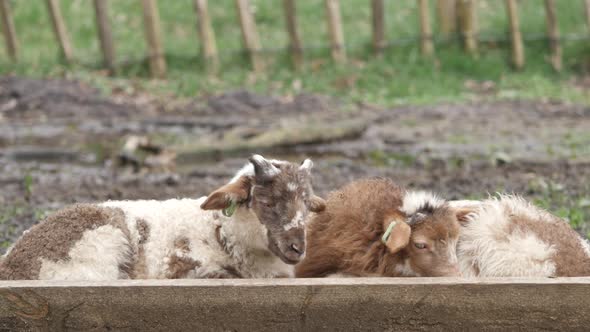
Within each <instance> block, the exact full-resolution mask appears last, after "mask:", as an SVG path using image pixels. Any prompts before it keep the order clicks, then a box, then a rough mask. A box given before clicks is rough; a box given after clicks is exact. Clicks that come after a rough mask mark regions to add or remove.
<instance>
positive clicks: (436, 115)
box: [0, 0, 590, 252]
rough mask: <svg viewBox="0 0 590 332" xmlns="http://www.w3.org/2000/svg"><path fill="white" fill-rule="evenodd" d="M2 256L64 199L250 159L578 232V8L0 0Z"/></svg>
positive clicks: (144, 189)
mask: <svg viewBox="0 0 590 332" xmlns="http://www.w3.org/2000/svg"><path fill="white" fill-rule="evenodd" d="M0 22H1V24H2V26H1V27H2V30H1V31H2V39H1V43H0V44H1V46H0V48H1V49H0V75H1V76H0V188H2V189H1V190H0V252H3V251H4V250H5V249H6V248H7V247H8V246H9V245H10V243H11V242H12V241H13V240H14V239H15V238H16V237H18V236H19V235H20V234H21V233H22V231H23V230H24V229H26V228H28V227H29V226H30V225H32V224H34V223H36V222H38V221H39V220H40V219H42V218H43V217H44V216H45V215H46V214H47V213H49V212H51V211H54V210H56V209H58V208H60V207H62V206H64V205H66V204H71V203H74V202H93V201H101V200H106V199H139V198H146V199H147V198H155V199H164V198H171V197H199V196H202V195H206V194H207V193H208V192H209V191H211V190H212V189H214V188H215V187H216V186H218V185H220V184H222V183H224V182H225V181H227V180H228V179H229V178H230V177H231V176H232V174H233V173H234V172H235V171H237V169H239V168H240V167H241V165H242V164H243V163H244V162H245V157H247V156H248V155H249V154H251V153H253V152H256V153H261V154H264V155H265V156H266V155H267V156H272V157H275V158H282V159H288V160H293V161H300V160H303V159H304V158H305V157H308V156H309V157H311V158H313V160H314V162H315V170H314V172H315V175H314V181H315V183H314V185H315V188H316V191H317V192H318V193H319V194H321V195H324V196H325V195H326V194H327V193H328V192H329V191H330V190H332V189H336V188H338V187H339V186H341V185H343V184H345V183H347V182H349V181H351V180H353V179H357V178H361V177H366V176H387V177H391V178H393V179H394V180H396V181H397V182H399V183H400V184H402V185H406V186H408V187H411V188H415V189H426V190H432V191H436V192H438V193H440V194H441V195H442V196H444V197H445V198H448V199H471V198H473V199H477V198H484V197H488V195H490V194H491V195H493V194H494V193H496V192H509V193H518V194H521V195H523V196H524V197H526V198H527V199H530V200H532V201H534V202H535V203H536V204H538V205H540V206H542V207H545V208H548V209H549V210H550V211H552V212H553V213H555V214H557V215H559V216H561V217H563V218H566V219H567V220H568V221H569V222H570V223H571V224H572V226H574V227H575V228H576V229H577V230H578V231H579V232H580V233H581V234H583V235H584V236H586V237H588V236H590V223H586V222H587V220H588V217H589V216H590V191H589V187H590V184H589V182H588V179H589V176H590V108H589V104H590V77H589V76H588V71H589V69H590V1H584V0H407V1H394V0H280V1H279V0H216V1H206V0H175V1H162V0H159V1H158V0H27V1H24V0H0Z"/></svg>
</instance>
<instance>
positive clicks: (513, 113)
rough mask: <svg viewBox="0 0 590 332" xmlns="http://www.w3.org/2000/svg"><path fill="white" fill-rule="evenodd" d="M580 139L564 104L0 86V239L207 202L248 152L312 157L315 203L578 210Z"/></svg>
mask: <svg viewBox="0 0 590 332" xmlns="http://www.w3.org/2000/svg"><path fill="white" fill-rule="evenodd" d="M589 133H590V109H588V108H587V107H584V106H580V105H570V104H564V103H546V102H543V103H542V102H523V101H511V102H483V103H467V104H461V105H452V104H443V105H437V106H425V107H409V106H408V107H396V108H391V109H387V108H379V107H375V106H369V105H362V104H359V105H352V106H351V105H342V104H341V103H339V102H338V101H337V100H334V99H332V98H329V97H324V96H317V95H310V94H302V95H299V96H294V97H282V96H262V95H258V94H254V93H251V92H247V91H235V92H229V93H226V94H222V95H219V96H213V97H209V98H196V99H192V100H152V99H147V100H146V98H142V97H137V96H126V95H120V94H119V95H115V96H114V97H105V96H103V95H101V93H99V91H98V90H96V89H95V88H93V87H89V86H87V85H85V84H82V83H80V82H75V81H60V80H33V79H22V78H16V77H4V78H1V79H0V186H1V188H2V191H0V206H2V211H0V234H3V235H2V237H1V238H0V243H2V242H3V243H4V246H6V245H7V244H8V243H10V241H11V240H12V239H14V238H15V237H16V236H18V235H20V234H21V232H22V231H23V230H24V229H26V228H28V227H29V226H30V225H32V224H34V223H35V222H37V220H39V219H40V218H42V217H43V215H44V212H45V211H48V210H55V209H57V208H60V207H62V206H64V205H66V204H70V203H74V202H93V201H101V200H106V199H138V198H156V199H163V198H170V197H183V196H186V197H199V196H202V195H205V194H207V193H209V192H210V191H211V190H213V189H215V188H217V187H218V186H220V185H221V184H222V183H224V182H225V181H227V180H228V179H229V178H230V177H231V176H232V175H233V173H234V172H235V171H236V170H237V169H239V168H240V167H241V166H242V164H243V163H244V162H245V160H246V157H247V156H248V155H249V154H251V153H253V152H257V153H263V154H267V155H269V156H273V157H278V158H285V159H289V160H294V161H295V160H299V161H301V160H303V159H304V157H305V156H311V157H312V158H313V159H314V163H315V169H314V181H315V182H314V186H315V188H316V192H317V193H318V194H320V195H325V194H326V193H327V192H328V191H329V190H331V189H334V188H337V187H339V186H341V185H343V184H345V183H347V182H348V181H351V180H353V179H357V178H360V177H367V176H387V177H391V178H393V179H394V180H395V181H397V182H398V183H400V184H402V185H406V186H409V187H412V188H422V189H429V190H434V191H437V192H440V193H441V194H443V195H444V196H445V197H448V198H466V197H482V196H486V195H487V194H488V193H494V192H496V191H508V192H517V193H522V194H524V195H525V196H526V197H527V198H530V199H541V200H543V202H545V203H546V204H548V207H550V208H551V209H552V210H553V211H556V210H560V209H562V208H564V207H567V208H569V207H572V206H575V207H580V208H581V211H583V212H584V211H586V210H584V209H587V205H589V204H590V203H589V202H590V200H589V197H588V196H589V191H588V189H589V186H590V185H589V184H588V183H590V182H589V181H588V180H589V178H590V134H589ZM130 136H147V137H149V139H150V141H151V142H154V143H155V144H158V145H160V146H163V147H166V148H167V149H170V150H173V151H175V152H176V153H177V158H176V165H175V166H176V167H174V168H165V170H153V169H149V167H148V168H141V167H123V166H121V165H120V164H119V163H117V155H118V154H119V153H120V151H121V149H122V148H123V146H124V143H125V141H126V139H127V138H128V137H130ZM142 160H143V159H142ZM558 212H559V211H558ZM562 212H563V211H562ZM588 212H590V211H588ZM582 217H584V216H582ZM582 217H580V216H578V219H580V218H582ZM582 219H583V218H582ZM576 226H577V227H578V228H579V229H580V230H581V231H582V232H583V233H584V234H586V233H587V232H588V230H590V228H587V226H586V224H584V223H580V224H577V225H576Z"/></svg>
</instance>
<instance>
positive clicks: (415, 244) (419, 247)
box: [414, 242, 426, 249]
mask: <svg viewBox="0 0 590 332" xmlns="http://www.w3.org/2000/svg"><path fill="white" fill-rule="evenodd" d="M414 246H415V247H416V248H418V249H426V243H420V242H416V243H414Z"/></svg>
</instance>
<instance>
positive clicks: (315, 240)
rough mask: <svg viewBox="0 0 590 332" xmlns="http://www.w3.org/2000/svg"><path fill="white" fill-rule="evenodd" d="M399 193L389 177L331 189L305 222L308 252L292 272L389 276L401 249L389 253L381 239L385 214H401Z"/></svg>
mask: <svg viewBox="0 0 590 332" xmlns="http://www.w3.org/2000/svg"><path fill="white" fill-rule="evenodd" d="M403 196H404V190H403V189H402V188H401V187H399V186H397V185H396V184H394V183H393V182H392V181H391V180H389V179H366V180H359V181H355V182H353V183H350V184H348V185H346V186H344V187H343V188H342V189H340V190H338V191H335V192H332V193H331V194H330V195H329V196H328V200H327V204H326V205H327V207H326V210H325V211H324V212H322V213H319V214H316V215H315V216H314V217H313V218H312V220H311V222H310V225H309V226H308V235H307V256H306V258H305V259H304V260H303V261H302V262H301V263H299V264H298V265H297V266H296V276H297V277H308V278H309V277H325V276H327V275H330V274H332V273H337V272H344V273H349V274H353V275H365V276H369V275H383V276H393V275H394V272H393V267H394V266H395V265H396V263H398V262H399V261H401V260H402V259H403V252H400V253H399V254H398V255H393V254H391V253H390V252H389V251H388V250H387V248H386V246H385V245H384V244H383V243H382V242H381V241H380V239H381V236H382V235H383V232H384V225H383V223H384V222H385V221H386V220H388V219H390V218H392V217H403V216H404V214H403V213H402V212H401V211H400V210H399V209H400V208H401V206H402V199H403Z"/></svg>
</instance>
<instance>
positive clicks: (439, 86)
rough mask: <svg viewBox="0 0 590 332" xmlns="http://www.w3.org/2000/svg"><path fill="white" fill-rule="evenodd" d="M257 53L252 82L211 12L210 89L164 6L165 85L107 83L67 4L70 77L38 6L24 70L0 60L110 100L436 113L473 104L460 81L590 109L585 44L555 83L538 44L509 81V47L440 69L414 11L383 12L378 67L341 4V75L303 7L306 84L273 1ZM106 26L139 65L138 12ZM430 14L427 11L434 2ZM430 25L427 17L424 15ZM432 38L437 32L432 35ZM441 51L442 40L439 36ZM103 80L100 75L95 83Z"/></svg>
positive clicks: (180, 20)
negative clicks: (432, 106)
mask: <svg viewBox="0 0 590 332" xmlns="http://www.w3.org/2000/svg"><path fill="white" fill-rule="evenodd" d="M251 2H252V4H253V5H254V8H255V17H256V22H257V24H258V29H259V32H260V35H261V40H262V44H263V47H264V48H266V49H272V50H273V51H270V52H268V53H267V58H268V59H269V62H270V65H269V68H268V71H267V72H266V73H265V74H262V75H257V76H254V75H252V73H251V72H250V71H249V70H248V68H249V64H248V61H247V60H246V58H245V57H244V55H243V53H242V51H241V35H240V31H239V26H238V23H237V19H236V11H235V7H234V1H233V0H216V1H210V4H209V7H210V11H211V15H212V17H213V23H214V29H215V32H216V35H217V43H218V48H219V50H220V53H221V63H222V66H221V68H222V72H221V73H220V76H219V79H214V80H211V79H206V78H205V77H206V75H205V70H204V66H203V63H202V61H201V59H200V58H199V56H198V54H199V41H198V37H197V32H196V28H195V15H194V12H193V7H192V0H175V1H167V2H166V3H165V5H164V2H163V1H160V14H161V17H162V29H163V36H164V37H165V38H164V41H165V42H164V46H165V51H166V54H167V62H168V69H169V70H168V79H167V80H164V81H152V80H148V79H146V78H148V69H147V65H146V63H145V62H144V61H143V62H142V61H139V62H138V61H136V63H135V64H132V65H127V66H125V67H124V68H123V69H122V70H121V71H120V73H119V76H118V77H116V78H106V77H105V76H104V75H102V71H100V67H101V66H100V63H101V55H100V50H99V44H98V40H97V37H96V36H97V34H96V27H95V25H94V15H93V9H92V6H91V4H90V3H89V1H88V0H62V1H60V3H61V5H62V11H63V13H64V16H65V18H66V25H67V27H68V29H69V31H70V35H71V38H72V41H73V45H74V49H75V55H76V57H77V59H78V62H77V64H76V65H71V66H64V65H63V63H62V61H61V60H60V56H59V50H58V47H57V44H56V42H55V39H54V36H53V33H52V30H51V29H50V25H49V18H48V16H47V12H46V9H45V6H44V2H43V1H41V0H31V1H11V3H12V6H13V11H14V15H15V24H16V29H17V32H18V35H19V38H20V41H21V61H20V63H19V64H18V65H13V64H12V63H10V62H9V61H8V59H7V58H6V57H3V58H2V59H1V60H0V72H3V73H7V72H11V73H15V74H19V75H30V76H66V77H74V78H82V79H84V80H89V81H91V82H94V83H96V84H98V85H99V86H101V87H104V89H105V90H106V91H107V92H108V91H109V90H110V89H111V88H113V87H114V86H134V87H139V88H140V89H148V90H149V91H152V92H162V93H167V94H169V93H172V94H173V95H178V96H198V95H203V94H208V93H215V92H220V91H224V90H228V89H234V88H239V87H244V86H246V87H248V88H249V89H253V90H255V91H259V92H263V93H282V94H289V93H297V92H299V89H300V87H301V88H302V89H303V90H305V91H310V92H316V93H323V94H330V95H334V96H338V97H340V98H342V99H344V100H346V101H365V102H371V103H377V104H382V105H394V104H406V103H435V102H441V101H459V100H465V99H470V98H472V97H473V93H472V92H470V91H469V90H468V89H467V88H466V87H465V81H466V80H475V81H488V80H489V81H492V82H494V83H495V85H496V89H497V91H498V92H497V94H496V97H500V98H544V99H547V98H551V99H559V100H566V101H572V102H581V103H589V104H590V96H589V94H588V93H587V92H585V91H584V90H578V89H573V88H572V87H571V84H570V83H569V82H570V80H571V77H572V76H573V75H577V74H583V73H584V68H585V67H586V65H585V63H587V62H588V61H587V60H588V56H587V55H588V54H590V52H588V46H586V45H585V44H587V41H584V40H582V41H575V42H564V63H565V70H564V72H563V73H561V74H556V73H554V72H553V71H552V69H551V68H550V66H549V65H548V64H547V62H546V56H547V52H548V51H547V47H546V42H544V41H533V42H530V43H528V44H527V45H528V46H527V48H526V53H527V67H526V69H525V70H524V71H522V72H514V71H512V70H511V69H510V66H509V54H510V50H509V44H508V43H500V44H498V43H491V42H489V43H485V44H482V45H481V52H480V55H479V57H478V58H477V59H473V58H471V57H469V56H468V55H466V54H465V53H464V52H462V50H461V48H460V45H459V44H458V42H451V43H450V44H449V43H447V44H444V45H437V50H436V58H435V59H434V60H430V59H424V58H422V57H421V56H420V52H419V48H418V42H417V41H416V42H414V41H411V39H412V38H415V37H416V35H417V33H418V21H417V11H416V2H415V1H386V2H387V14H386V19H387V31H386V36H387V38H388V40H393V41H396V40H398V41H399V40H406V41H408V42H406V43H401V44H400V43H394V44H393V46H391V47H390V48H388V49H387V50H386V52H385V55H384V56H383V57H382V58H381V59H375V58H374V57H372V55H371V50H370V45H369V44H370V40H371V27H370V17H371V13H370V6H369V2H368V1H367V0H342V1H341V8H342V16H343V21H344V35H345V38H346V43H347V47H348V54H349V58H350V61H349V63H348V64H347V65H344V66H337V65H334V64H333V63H332V62H331V61H330V57H329V50H328V49H327V48H326V45H328V42H327V33H326V26H325V20H324V6H323V1H322V0H303V1H298V6H299V20H300V28H301V32H302V36H303V39H304V43H305V45H306V47H310V50H309V51H308V52H307V67H306V69H305V70H303V71H302V72H294V71H293V70H291V68H290V62H289V57H288V55H287V54H286V52H285V51H284V46H285V45H286V36H285V28H284V21H283V16H282V7H281V5H280V2H279V1H269V0H252V1H251ZM109 3H110V4H111V19H112V27H113V32H114V37H115V41H116V51H117V55H118V59H119V60H125V59H135V60H141V59H142V57H143V56H144V54H145V42H144V38H143V29H142V12H141V6H140V1H134V0H119V1H111V2H109ZM431 3H432V4H433V3H434V2H433V1H431ZM503 3H504V2H503V1H497V0H487V1H484V0H482V1H479V7H480V8H479V18H480V27H481V35H482V36H484V37H489V36H499V37H507V20H506V14H505V9H504V5H503ZM519 3H520V4H521V6H520V14H521V15H520V17H521V20H522V22H521V26H522V30H523V33H524V35H525V36H542V35H543V34H544V32H545V25H544V11H543V5H542V1H540V0H524V1H520V2H519ZM582 3H583V2H582V1H573V2H572V1H571V0H558V1H557V5H558V13H559V17H558V18H559V23H560V29H561V31H562V33H563V34H565V35H571V34H575V35H579V36H584V35H586V34H587V33H588V28H587V26H586V24H585V20H584V15H583V7H582V6H583V4H582ZM431 7H432V8H431V9H432V12H433V21H434V22H435V24H436V20H435V19H434V18H435V16H434V6H433V5H431ZM435 31H436V26H435ZM436 38H437V39H440V36H438V35H437V36H436ZM97 74H98V75H97Z"/></svg>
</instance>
